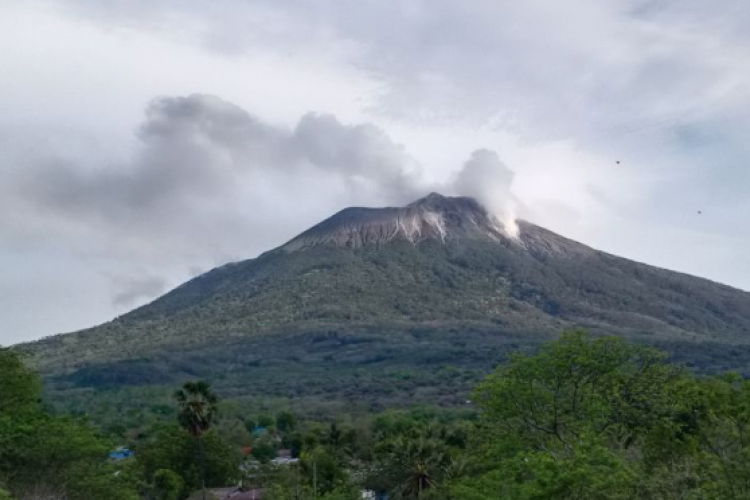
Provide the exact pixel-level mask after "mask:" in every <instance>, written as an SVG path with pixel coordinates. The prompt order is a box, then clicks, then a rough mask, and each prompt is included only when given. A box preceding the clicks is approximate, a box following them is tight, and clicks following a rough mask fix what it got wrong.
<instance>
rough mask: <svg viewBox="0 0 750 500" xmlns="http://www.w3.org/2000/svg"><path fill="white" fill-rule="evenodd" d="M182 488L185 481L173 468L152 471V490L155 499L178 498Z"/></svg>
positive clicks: (176, 499) (170, 499)
mask: <svg viewBox="0 0 750 500" xmlns="http://www.w3.org/2000/svg"><path fill="white" fill-rule="evenodd" d="M184 489H185V481H183V480H182V477H180V475H179V474H177V473H176V472H174V471H173V470H169V469H159V470H157V471H156V472H155V473H154V484H153V487H152V491H153V493H154V496H155V497H156V500H179V499H180V496H181V495H182V493H183V491H184Z"/></svg>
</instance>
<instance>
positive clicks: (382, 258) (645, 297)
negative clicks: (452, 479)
mask: <svg viewBox="0 0 750 500" xmlns="http://www.w3.org/2000/svg"><path fill="white" fill-rule="evenodd" d="M573 327H583V328H586V329H588V330H590V331H592V332H594V333H609V334H616V335H622V336H627V337H630V338H634V339H636V340H641V341H646V342H651V343H656V344H659V345H660V346H664V347H666V348H667V349H669V350H671V351H672V352H673V353H675V354H676V355H677V357H678V358H680V359H686V360H688V361H689V362H692V363H693V364H697V365H700V366H701V367H703V368H706V369H709V370H713V369H719V368H724V367H726V366H734V365H737V364H740V362H742V363H744V361H742V360H744V359H746V352H747V348H746V347H745V345H746V344H748V343H750V342H748V341H750V293H746V292H743V291H740V290H737V289H734V288H731V287H728V286H724V285H721V284H718V283H714V282H711V281H709V280H705V279H701V278H696V277H692V276H688V275H685V274H681V273H677V272H672V271H668V270H664V269H659V268H656V267H652V266H648V265H645V264H640V263H637V262H633V261H630V260H627V259H624V258H620V257H616V256H613V255H609V254H607V253H604V252H600V251H597V250H594V249H592V248H590V247H587V246H585V245H583V244H580V243H577V242H575V241H572V240H569V239H566V238H564V237H562V236H559V235H557V234H555V233H553V232H551V231H548V230H546V229H544V228H542V227H539V226H536V225H534V224H532V223H530V222H526V221H518V222H517V227H513V228H506V227H505V226H504V225H503V224H502V223H500V222H499V221H498V220H497V219H496V218H494V217H493V216H492V215H490V214H489V213H488V212H487V210H485V209H484V208H483V207H482V206H481V205H480V204H479V203H478V202H477V201H475V200H473V199H471V198H464V197H456V198H451V197H444V196H441V195H439V194H434V193H433V194H430V195H429V196H427V197H425V198H423V199H420V200H418V201H416V202H414V203H412V204H410V205H407V206H405V207H394V208H348V209H345V210H342V211H341V212H339V213H337V214H335V215H334V216H332V217H331V218H329V219H327V220H325V221H323V222H321V223H320V224H318V225H316V226H314V227H312V228H311V229H309V230H307V231H305V232H304V233H302V234H300V235H299V236H297V237H296V238H294V239H292V240H291V241H289V242H288V243H286V244H285V245H282V246H281V247H279V248H276V249H274V250H271V251H269V252H267V253H264V254H262V255H261V256H259V257H257V258H255V259H250V260H246V261H242V262H236V263H231V264H227V265H224V266H221V267H219V268H216V269H214V270H212V271H210V272H208V273H206V274H203V275H201V276H198V277H197V278H195V279H193V280H191V281H189V282H187V283H185V284H183V285H181V286H179V287H178V288H176V289H175V290H172V291H171V292H169V293H167V294H166V295H164V296H162V297H161V298H159V299H157V300H155V301H154V302H152V303H150V304H148V305H146V306H143V307H141V308H138V309H136V310H134V311H132V312H130V313H128V314H125V315H123V316H121V317H118V318H117V319H115V320H114V321H112V322H109V323H106V324H104V325H101V326H98V327H95V328H91V329H88V330H83V331H80V332H75V333H71V334H66V335H59V336H55V337H50V338H47V339H44V340H42V341H39V342H36V343H34V344H29V345H26V346H23V347H24V348H26V349H28V350H30V351H31V352H32V353H33V354H34V356H35V363H36V364H37V365H38V366H39V367H40V368H41V369H42V371H43V372H44V373H46V374H48V375H49V376H50V377H53V378H54V379H55V380H57V381H58V382H59V383H60V384H61V387H80V386H96V387H103V386H121V385H139V384H151V383H167V382H170V381H173V379H179V378H187V377H194V376H202V377H207V378H209V379H215V380H221V381H224V382H221V383H224V384H225V385H226V387H231V388H232V391H234V393H235V394H242V393H243V392H246V391H248V390H249V389H247V385H246V382H247V381H248V380H253V381H257V380H260V379H263V380H266V381H267V382H266V383H267V384H270V385H271V386H273V387H275V389H274V390H278V391H281V392H283V391H285V390H287V389H288V384H287V385H285V383H284V382H283V381H281V380H282V379H284V377H285V376H286V377H291V376H292V375H291V374H292V373H296V374H297V375H294V376H299V377H303V378H305V379H306V380H316V379H315V376H314V375H311V374H312V373H322V372H321V370H322V371H326V370H331V369H333V370H335V371H337V373H344V372H346V373H349V374H352V373H355V372H356V373H361V369H362V368H363V367H366V368H367V369H368V370H374V371H377V370H381V373H385V374H388V373H391V374H392V373H396V372H397V371H398V370H402V371H403V370H404V369H409V370H412V369H414V370H417V371H419V370H420V369H422V368H424V369H430V370H432V369H440V368H442V367H444V366H446V365H450V366H457V367H463V368H465V369H476V370H479V371H481V370H485V369H487V368H488V367H490V366H491V365H493V364H495V363H497V362H499V361H500V360H501V358H502V355H503V353H505V352H507V351H508V350H510V349H518V348H524V346H531V345H533V344H536V343H538V342H539V341H541V340H544V339H547V338H550V337H551V336H554V335H557V334H559V333H560V332H561V331H563V330H565V329H569V328H573ZM730 351H731V352H732V353H734V354H731V355H730V354H728V353H729V352H730ZM394 367H397V368H394ZM420 367H421V368H420ZM399 373H400V372H399ZM269 374H273V375H269ZM277 375H278V376H277ZM347 376H348V375H347ZM352 376H353V375H352ZM384 376H385V375H384ZM264 377H266V378H264ZM341 377H344V378H346V376H344V375H341ZM386 378H387V377H386ZM269 381H273V382H269ZM274 384H275V385H274ZM253 385H257V382H254V383H253ZM264 387H266V388H267V387H268V385H265V386H264ZM373 390H375V389H373ZM377 390H380V389H377ZM331 391H332V392H336V391H338V389H335V388H334V389H331ZM339 392H341V391H339ZM376 392H377V391H376Z"/></svg>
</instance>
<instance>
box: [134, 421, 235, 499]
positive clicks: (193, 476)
mask: <svg viewBox="0 0 750 500" xmlns="http://www.w3.org/2000/svg"><path fill="white" fill-rule="evenodd" d="M203 446H204V448H205V464H204V465H205V484H206V485H207V486H208V487H219V486H226V485H227V484H232V483H234V482H236V481H237V480H238V479H239V465H240V462H241V460H242V456H241V452H240V451H239V450H238V449H237V448H235V447H234V446H232V445H231V444H230V443H227V442H226V441H224V440H223V439H222V438H221V436H220V435H219V434H218V433H217V432H216V431H215V430H209V431H208V432H206V433H205V434H204V436H203ZM197 454H198V443H197V441H196V440H195V439H194V438H193V437H192V436H191V435H190V434H188V433H186V432H185V431H184V430H182V429H181V428H180V427H178V426H177V425H169V426H166V427H162V428H160V429H158V430H156V431H155V432H152V433H151V435H150V436H149V437H148V438H147V439H146V440H144V441H142V442H140V443H138V444H137V449H136V456H137V461H136V462H137V465H138V467H139V468H140V470H141V475H142V477H143V478H144V480H145V482H146V483H148V484H151V485H154V484H156V481H157V480H156V474H157V472H158V471H159V470H162V469H168V470H170V471H174V472H176V473H177V474H178V475H179V476H180V478H181V479H182V481H183V483H184V485H185V486H184V492H187V493H189V492H191V491H195V490H196V489H200V488H201V484H202V480H201V479H202V476H201V470H200V467H199V464H197V463H196V460H195V457H196V455H197Z"/></svg>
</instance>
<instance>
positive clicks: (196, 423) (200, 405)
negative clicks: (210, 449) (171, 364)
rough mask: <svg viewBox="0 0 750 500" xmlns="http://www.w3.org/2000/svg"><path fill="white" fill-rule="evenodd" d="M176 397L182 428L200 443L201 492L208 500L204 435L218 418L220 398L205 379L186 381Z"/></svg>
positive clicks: (204, 498)
mask: <svg viewBox="0 0 750 500" xmlns="http://www.w3.org/2000/svg"><path fill="white" fill-rule="evenodd" d="M175 399H176V400H177V403H178V404H179V406H180V412H179V414H178V415H177V420H178V421H179V422H180V425H181V426H182V428H183V429H185V430H186V431H188V432H189V433H190V435H191V436H193V438H195V441H196V443H197V445H198V460H199V462H200V478H201V492H202V493H203V500H206V451H205V447H204V444H203V437H204V436H205V434H206V433H207V432H208V431H209V429H211V425H213V423H214V419H215V418H216V403H217V402H218V399H217V398H216V395H215V394H214V393H213V392H212V391H211V387H210V386H209V385H208V384H207V383H205V382H203V381H199V382H186V383H185V385H183V386H182V389H180V390H179V391H177V392H176V393H175Z"/></svg>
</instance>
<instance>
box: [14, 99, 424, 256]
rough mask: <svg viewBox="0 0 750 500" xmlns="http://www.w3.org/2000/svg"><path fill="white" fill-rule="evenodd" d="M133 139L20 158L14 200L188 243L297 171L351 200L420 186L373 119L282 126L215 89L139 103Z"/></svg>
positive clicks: (235, 217) (296, 176)
mask: <svg viewBox="0 0 750 500" xmlns="http://www.w3.org/2000/svg"><path fill="white" fill-rule="evenodd" d="M137 139H138V144H137V148H136V150H135V151H134V152H133V155H132V160H130V161H128V162H125V163H121V164H106V165H93V166H92V165H86V164H85V162H84V164H80V163H77V162H76V161H75V159H70V158H52V159H49V158H48V159H45V160H43V161H40V162H37V163H35V164H32V165H29V166H28V168H25V169H24V170H23V171H22V172H21V173H20V174H19V176H18V177H19V178H18V179H17V180H16V181H17V184H18V191H19V193H20V194H21V195H22V202H23V203H24V204H26V205H28V208H29V209H30V210H31V211H32V212H34V213H37V214H38V215H39V216H40V217H52V218H54V219H56V220H61V219H68V220H74V221H75V223H76V224H81V223H86V224H88V225H90V226H91V227H92V228H96V229H104V230H109V231H112V230H122V231H123V233H122V234H123V235H125V236H126V237H125V238H124V239H123V243H127V241H128V238H134V239H136V240H144V241H145V240H148V241H150V242H153V241H154V239H156V240H159V239H162V240H168V239H176V240H178V241H181V242H183V241H185V240H187V241H191V242H194V241H195V235H196V234H200V233H201V231H203V230H207V231H208V232H209V234H210V233H211V232H212V230H211V229H210V228H209V226H211V227H214V228H215V226H216V225H217V224H218V226H223V227H226V225H227V224H236V225H241V222H240V221H241V220H242V219H243V218H244V217H245V216H246V215H247V214H246V210H245V209H246V208H247V207H248V206H251V205H252V199H253V197H259V198H263V197H264V196H268V194H267V193H268V192H274V191H277V190H282V191H283V190H284V188H285V187H286V188H288V189H289V191H294V190H295V189H300V187H304V186H298V187H293V186H294V185H299V184H300V179H301V178H302V177H304V176H314V177H317V178H318V179H319V180H320V181H322V183H323V184H325V183H329V182H330V183H331V184H332V185H333V187H331V188H332V189H335V185H336V184H339V185H341V188H342V189H343V190H345V191H346V192H347V193H348V195H347V198H349V199H350V200H352V201H354V200H357V199H364V200H367V201H375V202H388V203H402V202H407V201H410V200H411V199H412V198H413V197H415V196H416V195H417V194H418V193H419V192H421V191H420V183H421V180H420V175H421V174H420V167H419V165H418V164H417V162H416V161H415V160H414V159H413V158H411V157H410V156H409V155H408V154H407V153H406V151H405V150H404V147H403V146H401V145H399V144H397V143H395V142H394V141H393V140H391V139H390V138H389V137H388V135H387V134H386V133H385V132H384V131H383V130H381V129H380V128H378V127H375V126H373V125H370V124H358V125H347V124H343V123H341V122H340V121H339V120H338V119H337V118H336V117H335V116H333V115H328V114H312V113H310V114H306V115H305V116H303V117H302V118H301V119H300V120H299V123H298V124H297V125H296V127H294V128H293V129H286V128H284V127H280V126H274V125H271V124H268V123H265V122H263V121H261V120H259V119H258V118H255V117H254V116H252V115H251V114H249V113H248V112H247V111H245V110H243V109H242V108H240V107H238V106H236V105H234V104H232V103H229V102H226V101H224V100H222V99H220V98H218V97H215V96H209V95H197V94H196V95H191V96H187V97H163V98H158V99H155V100H154V101H153V102H152V103H151V104H150V105H149V106H148V107H147V109H146V117H145V121H144V122H143V123H142V124H141V126H140V127H139V128H138V132H137ZM313 185H315V182H313V183H309V184H307V186H308V187H309V186H313ZM264 192H265V193H266V194H265V195H264V194H263V193H264ZM286 194H288V193H275V195H281V196H282V198H283V196H285V195H286ZM238 207H239V208H238ZM242 207H244V208H242ZM252 208H257V207H252ZM217 220H221V222H217ZM185 231H187V232H188V234H182V233H184V232H185Z"/></svg>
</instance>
